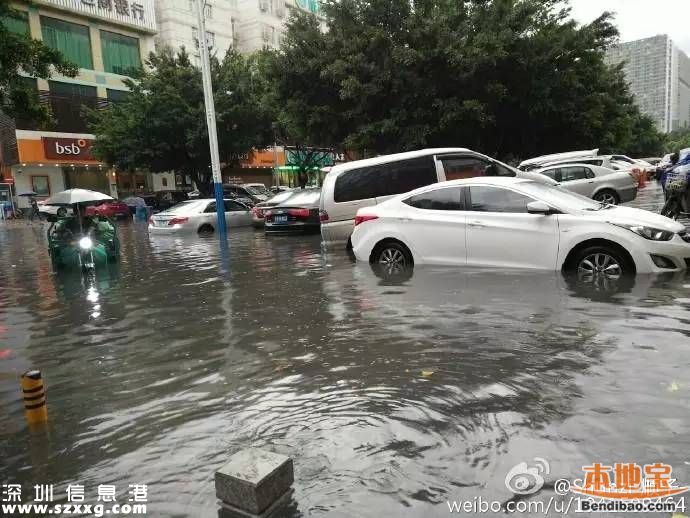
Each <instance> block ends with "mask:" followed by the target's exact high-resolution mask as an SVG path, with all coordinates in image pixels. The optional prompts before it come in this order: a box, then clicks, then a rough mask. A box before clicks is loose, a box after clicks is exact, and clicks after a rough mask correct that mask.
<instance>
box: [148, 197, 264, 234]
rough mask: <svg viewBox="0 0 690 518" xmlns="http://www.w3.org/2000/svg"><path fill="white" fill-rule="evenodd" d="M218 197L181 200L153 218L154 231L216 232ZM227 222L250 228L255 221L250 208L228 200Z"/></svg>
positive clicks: (152, 231) (150, 224)
mask: <svg viewBox="0 0 690 518" xmlns="http://www.w3.org/2000/svg"><path fill="white" fill-rule="evenodd" d="M216 223H217V215H216V200H215V199H213V198H204V199H197V200H187V201H183V202H182V203H178V204H177V205H174V206H173V207H170V208H169V209H168V210H165V211H163V212H159V213H158V214H154V215H153V216H151V218H150V219H149V232H150V233H151V234H183V233H188V234H193V233H196V234H212V233H213V232H215V230H216ZM225 223H226V225H227V226H228V227H248V226H250V225H251V224H252V214H251V212H250V211H249V207H247V206H246V205H244V204H242V203H240V202H238V201H235V200H225Z"/></svg>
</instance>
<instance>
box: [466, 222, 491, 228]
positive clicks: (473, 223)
mask: <svg viewBox="0 0 690 518" xmlns="http://www.w3.org/2000/svg"><path fill="white" fill-rule="evenodd" d="M469 225H470V227H477V228H481V227H486V226H487V225H485V224H484V223H482V222H481V221H470V223H469Z"/></svg>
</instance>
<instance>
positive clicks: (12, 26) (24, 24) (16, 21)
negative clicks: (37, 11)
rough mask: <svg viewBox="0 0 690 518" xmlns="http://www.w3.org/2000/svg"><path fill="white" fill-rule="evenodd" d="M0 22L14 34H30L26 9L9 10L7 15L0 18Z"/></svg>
mask: <svg viewBox="0 0 690 518" xmlns="http://www.w3.org/2000/svg"><path fill="white" fill-rule="evenodd" d="M0 23H2V24H3V25H4V26H5V28H6V29H7V30H8V31H10V32H12V33H14V34H20V35H22V36H30V35H31V29H30V28H29V13H27V12H26V11H17V10H14V11H11V12H10V13H9V14H8V15H7V16H4V17H2V18H0Z"/></svg>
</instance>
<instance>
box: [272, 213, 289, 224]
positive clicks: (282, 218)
mask: <svg viewBox="0 0 690 518" xmlns="http://www.w3.org/2000/svg"><path fill="white" fill-rule="evenodd" d="M287 221H288V217H287V214H278V215H276V216H274V217H273V223H287Z"/></svg>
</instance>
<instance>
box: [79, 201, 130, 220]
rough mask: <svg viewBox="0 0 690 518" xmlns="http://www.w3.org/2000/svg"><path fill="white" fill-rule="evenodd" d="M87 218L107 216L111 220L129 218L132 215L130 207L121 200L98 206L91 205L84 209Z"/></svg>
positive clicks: (105, 202) (104, 202)
mask: <svg viewBox="0 0 690 518" xmlns="http://www.w3.org/2000/svg"><path fill="white" fill-rule="evenodd" d="M84 215H86V216H106V217H108V218H111V219H115V218H128V217H129V216H130V215H131V213H130V211H129V206H128V205H127V204H126V203H124V202H122V201H119V200H106V201H103V202H101V203H99V204H98V205H90V206H88V207H86V209H84Z"/></svg>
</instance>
